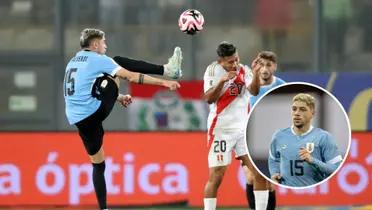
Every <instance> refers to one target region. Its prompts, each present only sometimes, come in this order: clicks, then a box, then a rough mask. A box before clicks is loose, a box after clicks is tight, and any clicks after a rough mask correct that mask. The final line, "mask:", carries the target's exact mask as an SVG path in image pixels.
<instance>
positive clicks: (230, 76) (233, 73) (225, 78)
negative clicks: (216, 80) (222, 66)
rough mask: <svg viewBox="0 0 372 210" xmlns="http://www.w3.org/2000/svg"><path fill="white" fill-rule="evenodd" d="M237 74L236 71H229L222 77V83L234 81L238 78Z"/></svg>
mask: <svg viewBox="0 0 372 210" xmlns="http://www.w3.org/2000/svg"><path fill="white" fill-rule="evenodd" d="M236 74H237V72H236V71H229V72H227V73H226V74H225V75H223V76H222V77H221V80H220V81H221V82H226V81H229V80H230V79H234V78H235V77H236Z"/></svg>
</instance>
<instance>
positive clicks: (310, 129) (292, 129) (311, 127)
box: [291, 125, 314, 136]
mask: <svg viewBox="0 0 372 210" xmlns="http://www.w3.org/2000/svg"><path fill="white" fill-rule="evenodd" d="M313 128H314V127H313V125H310V127H309V130H307V131H306V132H305V133H303V134H300V135H299V136H305V135H307V134H309V133H310V132H311V131H312V130H313ZM291 131H292V133H293V135H295V136H298V135H297V134H296V132H295V131H294V125H292V126H291Z"/></svg>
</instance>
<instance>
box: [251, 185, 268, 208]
mask: <svg viewBox="0 0 372 210" xmlns="http://www.w3.org/2000/svg"><path fill="white" fill-rule="evenodd" d="M253 193H254V197H255V201H256V210H266V208H267V203H268V201H269V191H268V190H254V191H253Z"/></svg>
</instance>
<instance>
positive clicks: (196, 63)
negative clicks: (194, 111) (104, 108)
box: [0, 0, 372, 130]
mask: <svg viewBox="0 0 372 210" xmlns="http://www.w3.org/2000/svg"><path fill="white" fill-rule="evenodd" d="M189 8H195V9H198V10H199V11H200V12H201V13H202V14H203V15H204V18H205V25H204V30H203V31H202V32H201V33H199V34H197V35H195V36H190V35H186V34H184V33H182V32H181V31H180V30H179V29H178V17H179V15H180V14H181V13H182V12H183V11H184V10H186V9H189ZM319 11H320V13H317V12H319ZM370 11H372V1H371V0H233V1H226V0H1V1H0V14H1V19H0V37H1V39H2V40H1V42H0V83H1V84H2V88H1V89H0V95H1V100H0V114H1V117H0V125H1V126H0V130H65V129H71V127H69V126H68V125H67V123H66V120H65V116H64V102H63V95H62V82H63V76H64V71H65V65H66V63H67V62H68V60H69V59H70V58H71V57H72V56H73V55H74V54H75V53H76V52H77V51H78V50H79V36H80V32H81V31H82V29H84V28H86V27H95V28H100V29H102V30H104V31H105V32H106V39H107V42H108V52H107V54H108V55H109V56H115V55H122V56H127V57H132V58H137V59H142V60H147V61H151V62H155V63H159V64H163V63H166V62H167V59H168V57H170V56H171V54H172V53H173V49H174V47H175V46H181V47H182V50H183V55H184V56H183V57H184V64H183V74H184V77H183V80H202V78H203V74H204V71H205V69H206V67H207V65H208V64H210V63H211V62H212V61H214V60H215V59H216V51H215V50H216V47H217V45H218V44H219V43H220V42H221V41H230V42H232V43H234V44H236V45H237V46H238V49H239V53H240V56H241V61H242V63H245V64H248V65H249V64H250V63H251V61H252V59H253V58H254V56H255V55H256V54H257V53H258V52H259V51H261V50H272V51H275V52H276V53H277V54H278V57H279V60H278V62H279V71H280V72H310V73H311V72H313V73H319V72H320V73H322V72H335V71H336V72H344V71H346V72H357V71H364V72H367V71H371V69H372V61H371V59H370V57H371V56H372V24H370V23H371V21H372V16H370V15H369V12H370ZM317 14H318V15H317ZM319 14H320V15H319ZM319 17H320V18H319ZM317 34H318V35H317ZM316 37H318V38H319V39H318V38H316ZM317 56H319V57H320V58H321V59H320V60H319V58H318V60H319V62H318V65H316V60H317V58H316V57H317ZM123 91H126V87H125V86H124V87H123ZM22 97H23V98H22ZM19 110H20V111H19ZM24 110H26V111H24ZM117 113H119V112H117ZM117 113H116V112H115V114H114V115H115V117H114V118H115V120H114V122H113V123H112V125H110V126H108V127H109V129H114V130H115V129H121V128H123V129H128V128H129V127H130V126H129V125H128V122H127V121H125V120H123V119H125V118H126V117H127V114H125V113H122V112H120V114H117ZM123 124H124V125H123Z"/></svg>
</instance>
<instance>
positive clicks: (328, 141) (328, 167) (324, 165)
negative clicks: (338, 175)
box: [312, 133, 342, 174]
mask: <svg viewBox="0 0 372 210" xmlns="http://www.w3.org/2000/svg"><path fill="white" fill-rule="evenodd" d="M320 146H321V155H322V159H323V160H324V162H323V161H322V160H318V159H316V158H313V163H312V164H313V165H315V166H316V167H317V168H318V169H319V170H320V171H322V172H324V173H326V174H331V173H333V172H334V171H335V170H336V169H337V167H338V166H339V165H340V164H341V162H342V156H341V154H340V152H339V150H338V148H337V145H336V143H335V141H334V140H333V137H332V136H331V135H330V134H329V133H326V135H324V137H323V138H322V141H321V143H320Z"/></svg>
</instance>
